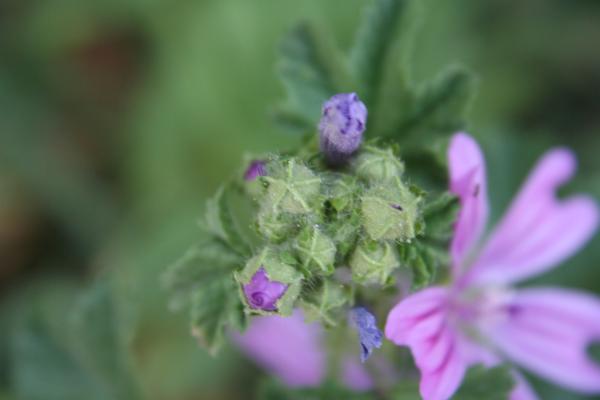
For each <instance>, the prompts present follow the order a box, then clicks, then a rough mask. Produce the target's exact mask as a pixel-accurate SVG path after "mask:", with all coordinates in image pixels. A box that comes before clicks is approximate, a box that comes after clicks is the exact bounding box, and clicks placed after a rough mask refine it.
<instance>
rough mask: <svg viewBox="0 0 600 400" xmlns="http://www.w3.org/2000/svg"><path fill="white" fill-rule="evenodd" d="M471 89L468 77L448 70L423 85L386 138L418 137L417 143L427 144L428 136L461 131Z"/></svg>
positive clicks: (472, 85)
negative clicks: (407, 111)
mask: <svg viewBox="0 0 600 400" xmlns="http://www.w3.org/2000/svg"><path fill="white" fill-rule="evenodd" d="M474 89H475V85H474V80H473V77H472V76H471V74H470V73H468V72H467V71H465V70H464V69H461V68H456V67H451V68H449V69H447V70H446V71H444V72H442V73H441V74H440V75H439V76H438V77H437V78H435V79H434V80H433V81H431V82H429V83H427V84H426V85H424V86H423V87H421V88H420V90H419V91H418V92H417V94H416V99H415V100H414V102H412V104H411V109H410V112H409V113H407V114H406V115H405V117H404V118H403V120H402V121H400V123H399V125H398V126H396V127H393V130H392V131H390V132H388V133H387V134H388V135H392V136H395V137H397V138H398V139H400V140H406V139H407V138H408V136H409V135H411V136H413V139H414V136H415V135H416V132H417V131H419V132H422V131H425V133H427V135H419V138H418V140H419V143H424V141H430V140H431V139H432V135H439V134H440V133H444V134H449V133H452V132H456V131H458V130H461V129H463V128H464V127H465V118H466V112H467V110H468V106H469V103H470V100H471V98H472V95H473V93H474Z"/></svg>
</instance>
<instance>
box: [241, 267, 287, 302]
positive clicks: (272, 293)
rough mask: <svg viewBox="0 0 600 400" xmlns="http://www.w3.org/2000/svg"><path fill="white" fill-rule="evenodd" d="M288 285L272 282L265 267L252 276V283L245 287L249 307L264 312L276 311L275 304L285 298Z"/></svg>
mask: <svg viewBox="0 0 600 400" xmlns="http://www.w3.org/2000/svg"><path fill="white" fill-rule="evenodd" d="M287 288H288V285H286V284H285V283H281V282H277V281H271V280H270V279H269V277H268V276H267V272H266V271H265V269H264V268H263V267H260V268H259V269H258V271H256V273H255V274H254V275H253V276H252V279H251V280H250V282H248V283H247V284H245V285H244V294H245V295H246V300H248V305H250V307H252V308H255V309H260V310H264V311H276V310H277V307H276V306H275V304H276V303H277V300H279V299H280V298H281V296H283V294H284V293H285V291H286V290H287Z"/></svg>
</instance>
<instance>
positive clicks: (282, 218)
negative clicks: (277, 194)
mask: <svg viewBox="0 0 600 400" xmlns="http://www.w3.org/2000/svg"><path fill="white" fill-rule="evenodd" d="M300 226H301V223H300V220H299V219H298V218H297V217H296V216H294V215H291V214H287V213H275V212H273V210H271V209H270V208H268V207H267V208H265V207H262V208H261V209H260V211H259V212H258V215H257V218H256V227H257V229H258V232H259V233H260V234H261V235H262V236H264V237H265V238H266V239H267V240H268V241H270V242H273V243H281V242H283V241H284V240H286V239H288V238H289V237H291V236H294V235H295V234H296V232H297V231H298V230H299V229H298V228H299V227H300Z"/></svg>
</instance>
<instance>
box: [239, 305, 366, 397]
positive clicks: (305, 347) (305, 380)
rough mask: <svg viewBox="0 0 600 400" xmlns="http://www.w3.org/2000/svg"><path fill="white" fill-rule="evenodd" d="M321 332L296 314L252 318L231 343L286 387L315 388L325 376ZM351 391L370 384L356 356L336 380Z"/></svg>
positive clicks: (320, 329)
mask: <svg viewBox="0 0 600 400" xmlns="http://www.w3.org/2000/svg"><path fill="white" fill-rule="evenodd" d="M324 334H325V332H324V329H323V327H322V326H321V325H320V324H319V323H317V322H313V323H306V322H305V321H304V317H303V315H302V312H301V311H300V310H295V311H294V313H293V314H292V316H290V317H280V316H277V315H273V316H265V317H254V318H252V321H251V323H250V326H249V327H248V329H247V330H246V331H245V332H244V333H243V334H240V333H235V334H234V335H233V338H234V341H235V342H236V343H237V345H238V346H239V347H240V348H241V349H242V351H243V352H244V353H246V354H247V355H248V356H249V357H250V358H252V359H253V360H254V361H255V362H256V363H257V364H259V365H260V366H261V367H262V368H264V369H266V370H267V371H269V372H270V373H272V374H274V375H276V376H277V377H278V378H279V379H281V380H282V381H283V383H285V384H286V385H288V386H290V387H316V386H319V385H320V384H321V383H323V381H324V380H325V378H326V376H327V351H326V347H325V345H324V343H323V342H324ZM339 378H340V379H341V381H342V382H343V383H344V385H345V386H346V387H348V388H350V389H352V390H356V391H364V390H368V389H370V388H371V386H372V380H371V377H370V376H369V374H368V372H367V371H366V369H365V368H364V366H363V365H362V364H361V363H360V362H359V361H358V356H356V357H355V358H354V357H346V358H344V360H343V364H342V366H341V376H340V377H339Z"/></svg>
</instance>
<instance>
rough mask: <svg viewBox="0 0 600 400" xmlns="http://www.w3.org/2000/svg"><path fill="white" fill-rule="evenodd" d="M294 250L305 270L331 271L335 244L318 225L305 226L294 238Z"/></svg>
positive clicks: (323, 273) (325, 272) (326, 273)
mask: <svg viewBox="0 0 600 400" xmlns="http://www.w3.org/2000/svg"><path fill="white" fill-rule="evenodd" d="M294 250H295V251H296V254H297V257H298V259H299V260H300V264H301V265H302V266H303V267H304V269H305V270H307V271H309V272H312V273H316V274H320V275H331V274H332V273H333V270H334V265H333V264H334V262H335V253H336V249H335V244H334V243H333V240H331V239H330V238H329V237H328V236H327V235H325V234H324V233H323V232H321V230H320V229H319V228H318V226H308V227H306V228H305V229H304V230H303V231H302V232H301V233H300V235H298V237H297V238H296V241H295V243H294Z"/></svg>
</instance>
